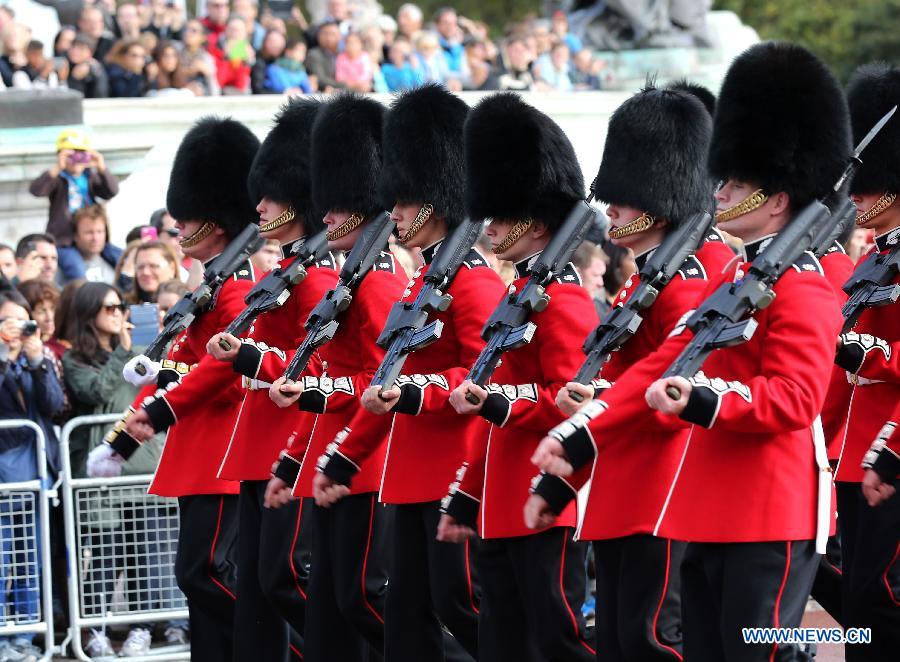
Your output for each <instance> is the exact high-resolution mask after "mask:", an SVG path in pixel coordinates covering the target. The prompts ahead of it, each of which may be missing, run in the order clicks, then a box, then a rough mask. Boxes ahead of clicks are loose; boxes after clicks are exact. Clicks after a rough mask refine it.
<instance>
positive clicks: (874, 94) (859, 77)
mask: <svg viewBox="0 0 900 662" xmlns="http://www.w3.org/2000/svg"><path fill="white" fill-rule="evenodd" d="M847 103H848V104H849V105H850V120H851V121H852V123H853V142H855V143H856V142H859V141H860V140H862V139H863V137H865V135H866V134H867V133H868V132H869V130H870V129H871V128H872V127H873V126H874V125H875V123H876V122H877V121H878V120H880V119H881V118H882V117H883V116H884V114H885V113H886V112H888V111H889V110H890V109H891V108H893V107H894V106H896V105H898V104H900V69H898V68H897V67H895V66H894V65H891V64H888V63H886V62H872V63H871V64H864V65H863V66H861V67H860V68H859V69H857V70H856V72H855V73H854V74H853V77H852V78H851V79H850V84H849V85H848V86H847ZM860 158H861V159H862V165H861V166H860V167H859V170H857V171H856V174H855V175H854V176H853V181H852V182H851V183H850V192H851V193H863V194H865V193H900V117H897V116H894V117H892V118H891V119H890V120H888V123H887V124H885V125H884V128H883V129H882V130H881V133H879V134H878V136H877V137H876V138H875V140H873V141H872V142H871V143H870V144H869V146H868V147H866V151H864V152H863V153H862V155H861V156H860Z"/></svg>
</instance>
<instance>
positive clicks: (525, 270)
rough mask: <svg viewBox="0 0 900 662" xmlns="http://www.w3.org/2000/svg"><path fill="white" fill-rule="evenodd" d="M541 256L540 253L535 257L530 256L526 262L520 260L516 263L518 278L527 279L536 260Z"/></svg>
mask: <svg viewBox="0 0 900 662" xmlns="http://www.w3.org/2000/svg"><path fill="white" fill-rule="evenodd" d="M540 254H541V252H540V251H538V252H537V253H535V254H534V255H529V256H528V257H526V258H525V259H524V260H519V261H518V262H516V263H515V267H516V278H525V277H526V276H528V274H529V271H530V270H531V267H532V265H533V264H534V263H535V260H537V259H538V256H539V255H540Z"/></svg>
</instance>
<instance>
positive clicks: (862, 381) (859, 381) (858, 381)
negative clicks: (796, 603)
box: [847, 372, 884, 386]
mask: <svg viewBox="0 0 900 662" xmlns="http://www.w3.org/2000/svg"><path fill="white" fill-rule="evenodd" d="M847 381H848V382H849V383H850V384H853V385H854V386H871V385H872V384H884V380H883V379H866V378H865V377H860V376H859V375H854V374H853V373H852V372H848V373H847Z"/></svg>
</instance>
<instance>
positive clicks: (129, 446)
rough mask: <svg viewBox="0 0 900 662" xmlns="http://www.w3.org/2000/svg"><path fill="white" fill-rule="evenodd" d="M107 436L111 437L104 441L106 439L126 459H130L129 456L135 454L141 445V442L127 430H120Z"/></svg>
mask: <svg viewBox="0 0 900 662" xmlns="http://www.w3.org/2000/svg"><path fill="white" fill-rule="evenodd" d="M107 436H108V437H109V438H108V439H105V440H104V441H106V443H108V444H109V445H110V447H111V448H112V449H113V450H114V451H115V452H116V453H118V454H119V455H121V456H122V457H123V458H125V460H128V458H130V457H131V456H132V455H134V453H135V451H137V449H139V448H140V447H141V443H140V442H139V441H138V440H137V439H135V438H134V437H132V436H131V435H130V434H128V433H127V432H125V430H119V431H118V432H114V433H113V434H112V435H111V436H109V435H107Z"/></svg>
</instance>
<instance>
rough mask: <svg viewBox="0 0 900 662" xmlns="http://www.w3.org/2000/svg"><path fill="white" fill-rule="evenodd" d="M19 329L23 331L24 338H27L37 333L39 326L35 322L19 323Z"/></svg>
mask: <svg viewBox="0 0 900 662" xmlns="http://www.w3.org/2000/svg"><path fill="white" fill-rule="evenodd" d="M19 328H20V329H22V337H23V338H27V337H28V336H33V335H34V334H35V333H37V330H38V325H37V322H35V321H34V320H28V321H23V322H19Z"/></svg>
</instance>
